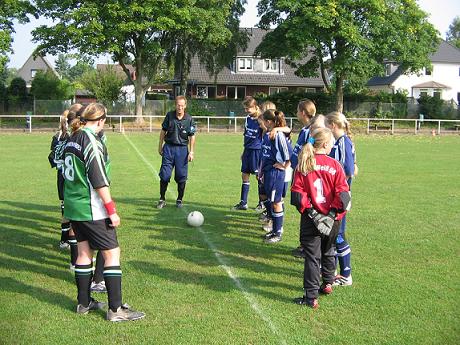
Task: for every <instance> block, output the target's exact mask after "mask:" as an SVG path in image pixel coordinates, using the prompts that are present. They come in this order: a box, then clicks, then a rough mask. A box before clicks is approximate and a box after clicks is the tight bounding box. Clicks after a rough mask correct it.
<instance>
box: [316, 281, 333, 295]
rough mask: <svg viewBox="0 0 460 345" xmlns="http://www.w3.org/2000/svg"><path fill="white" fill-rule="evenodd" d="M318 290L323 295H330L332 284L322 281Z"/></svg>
mask: <svg viewBox="0 0 460 345" xmlns="http://www.w3.org/2000/svg"><path fill="white" fill-rule="evenodd" d="M319 292H320V293H322V294H324V295H330V294H331V293H332V284H325V283H323V285H321V287H320V288H319Z"/></svg>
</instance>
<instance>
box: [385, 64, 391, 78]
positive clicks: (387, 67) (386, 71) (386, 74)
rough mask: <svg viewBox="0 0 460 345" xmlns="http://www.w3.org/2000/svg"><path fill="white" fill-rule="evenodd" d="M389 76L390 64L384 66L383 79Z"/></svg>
mask: <svg viewBox="0 0 460 345" xmlns="http://www.w3.org/2000/svg"><path fill="white" fill-rule="evenodd" d="M390 75H391V63H386V64H385V77H389V76H390Z"/></svg>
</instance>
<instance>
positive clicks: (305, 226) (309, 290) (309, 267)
mask: <svg viewBox="0 0 460 345" xmlns="http://www.w3.org/2000/svg"><path fill="white" fill-rule="evenodd" d="M300 233H301V243H302V246H303V247H304V248H305V264H304V272H303V288H304V296H303V297H301V298H296V299H295V300H294V302H295V303H297V304H302V305H307V306H310V307H312V308H318V295H319V288H320V258H321V237H320V234H319V232H318V230H317V229H316V227H315V225H314V224H313V221H312V220H311V219H310V218H309V217H308V216H307V215H306V214H303V215H301V221H300Z"/></svg>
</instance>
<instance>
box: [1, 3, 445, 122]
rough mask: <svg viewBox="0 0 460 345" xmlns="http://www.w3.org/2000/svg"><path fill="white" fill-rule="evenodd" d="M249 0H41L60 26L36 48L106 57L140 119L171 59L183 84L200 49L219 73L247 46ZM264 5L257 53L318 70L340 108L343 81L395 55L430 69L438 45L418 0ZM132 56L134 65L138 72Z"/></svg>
mask: <svg viewBox="0 0 460 345" xmlns="http://www.w3.org/2000/svg"><path fill="white" fill-rule="evenodd" d="M8 3H10V4H11V3H17V4H21V3H23V2H22V1H20V0H9V1H8ZM245 3H246V1H245V0H219V1H187V0H169V1H167V2H163V1H160V2H159V1H156V0H132V1H129V2H126V1H120V0H106V1H98V0H86V1H84V2H81V1H49V0H36V1H35V2H34V4H35V7H34V8H33V9H30V11H31V13H34V14H37V15H40V16H44V17H47V18H52V19H53V23H54V25H52V26H41V27H39V28H37V29H36V30H34V32H33V36H34V41H35V42H38V43H39V46H38V48H37V52H39V53H51V54H59V53H66V52H69V51H71V50H76V51H78V52H79V53H80V54H83V55H88V56H95V55H99V54H107V53H108V54H110V55H111V56H112V58H113V59H114V60H115V61H117V62H118V63H119V64H120V65H121V66H122V68H123V70H124V72H125V73H126V78H127V79H128V80H129V81H130V82H132V83H133V84H134V86H135V94H136V96H135V100H136V114H137V115H138V116H139V119H141V116H142V105H141V100H142V97H143V96H144V94H145V92H146V90H147V89H148V88H149V87H150V86H151V85H152V84H153V83H156V82H162V81H164V80H165V79H167V78H168V77H170V73H169V71H170V66H173V69H174V71H175V75H176V76H178V77H179V81H180V85H181V86H182V89H183V91H184V84H185V80H186V79H187V78H186V77H187V74H188V70H189V68H190V61H191V58H192V57H193V56H194V55H195V54H196V55H197V56H198V57H199V59H200V61H201V63H202V64H203V65H204V66H206V68H207V70H208V72H209V73H210V74H211V75H214V76H216V75H217V73H218V72H219V71H220V70H221V69H222V68H223V67H224V66H225V65H226V64H228V63H229V61H230V60H231V59H232V58H233V57H234V56H235V54H236V51H237V49H238V48H242V47H244V46H245V45H246V44H247V39H248V38H247V36H246V33H245V31H244V30H240V29H239V18H240V16H241V15H242V13H243V11H244V9H243V5H244V4H245ZM258 10H259V15H260V16H261V22H260V23H259V25H260V26H261V27H264V28H270V27H273V26H275V29H274V30H272V31H271V32H269V33H268V34H267V35H266V37H265V39H264V41H263V43H262V44H261V45H260V46H259V48H258V49H257V53H258V54H260V55H261V56H262V57H272V58H279V57H287V59H288V62H289V63H291V64H292V66H294V67H295V68H296V73H297V74H298V75H300V76H305V77H307V76H314V75H315V74H316V73H317V71H318V70H319V71H320V73H321V76H322V77H323V79H324V82H325V84H326V87H327V88H328V91H329V92H331V93H332V92H333V93H335V96H336V97H335V98H336V109H337V110H342V107H343V90H344V87H345V86H346V85H347V84H348V85H350V84H354V83H356V84H362V83H363V81H364V80H367V79H369V77H370V76H372V75H377V74H382V73H384V71H383V62H384V61H385V60H390V61H396V62H397V63H399V64H401V65H402V66H403V68H404V69H405V70H406V72H407V73H411V72H414V71H418V70H420V69H421V68H422V67H429V65H430V61H429V58H428V57H429V55H430V53H432V52H434V51H435V50H436V48H437V45H438V43H439V38H438V34H439V33H438V32H437V31H436V30H435V29H434V27H433V26H432V25H431V24H430V23H429V22H428V21H427V14H426V13H424V12H423V11H422V10H420V8H419V7H418V5H417V3H416V2H415V1H414V0H367V1H355V0H304V1H297V0H260V1H259V4H258ZM128 63H130V64H132V65H133V66H134V69H135V78H133V75H132V74H131V73H130V71H129V70H128V68H127V66H126V65H127V64H128ZM328 76H329V77H331V78H332V83H330V82H329V80H328ZM70 77H71V76H70V75H69V78H70Z"/></svg>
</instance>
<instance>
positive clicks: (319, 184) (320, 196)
mask: <svg viewBox="0 0 460 345" xmlns="http://www.w3.org/2000/svg"><path fill="white" fill-rule="evenodd" d="M313 186H315V188H316V198H315V200H316V203H318V204H323V203H325V202H326V198H325V197H324V193H323V181H322V180H321V179H320V178H317V179H316V180H315V182H313Z"/></svg>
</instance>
